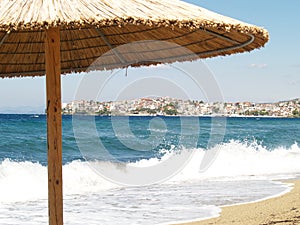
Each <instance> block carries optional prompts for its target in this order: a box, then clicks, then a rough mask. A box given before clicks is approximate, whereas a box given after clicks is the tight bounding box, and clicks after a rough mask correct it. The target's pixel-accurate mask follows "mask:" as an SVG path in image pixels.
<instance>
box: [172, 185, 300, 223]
mask: <svg viewBox="0 0 300 225" xmlns="http://www.w3.org/2000/svg"><path fill="white" fill-rule="evenodd" d="M283 182H284V183H288V184H291V185H292V190H291V191H289V192H285V193H282V194H280V195H279V196H274V197H271V198H268V199H265V200H264V199H262V200H259V201H256V202H250V203H244V204H238V205H231V206H222V207H221V209H222V212H221V214H220V215H219V216H218V217H214V218H209V219H203V220H199V221H193V222H185V223H173V225H175V224H176V225H213V224H215V225H232V224H233V225H245V224H247V225H272V224H280V225H294V224H300V200H299V199H300V180H291V181H283Z"/></svg>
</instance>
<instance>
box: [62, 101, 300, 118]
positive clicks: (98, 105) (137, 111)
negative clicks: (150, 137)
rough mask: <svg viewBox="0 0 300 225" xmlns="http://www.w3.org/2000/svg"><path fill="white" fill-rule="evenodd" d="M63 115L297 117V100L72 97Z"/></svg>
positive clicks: (64, 107) (299, 105)
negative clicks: (238, 100)
mask: <svg viewBox="0 0 300 225" xmlns="http://www.w3.org/2000/svg"><path fill="white" fill-rule="evenodd" d="M62 113H63V114H64V115H74V114H81V115H96V116H110V115H113V116H125V115H131V116H134V115H137V116H226V117H238V116H260V117H261V116H265V117H300V99H294V100H289V101H281V102H276V103H253V102H232V103H231V102H226V103H223V102H213V103H210V102H204V101H197V100H180V99H174V98H170V97H159V98H141V99H134V100H124V101H111V102H97V101H92V100H91V101H87V100H75V101H72V102H70V103H64V104H63V106H62Z"/></svg>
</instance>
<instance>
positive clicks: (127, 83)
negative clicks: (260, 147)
mask: <svg viewBox="0 0 300 225" xmlns="http://www.w3.org/2000/svg"><path fill="white" fill-rule="evenodd" d="M185 1H186V2H188V3H192V4H195V5H199V6H201V7H204V8H207V9H209V10H212V11H214V12H217V13H220V14H223V15H226V16H229V17H233V18H235V19H239V20H241V21H244V22H247V23H251V24H255V25H258V26H262V27H264V28H266V29H267V30H268V31H269V34H270V41H269V42H268V43H267V44H266V46H265V47H264V48H261V49H258V50H254V51H251V52H250V53H242V54H236V55H231V56H226V57H216V58H211V59H205V60H203V61H200V62H199V61H197V62H194V63H186V64H174V65H167V66H159V67H150V68H141V69H132V68H129V69H128V71H127V76H125V74H126V71H125V70H116V71H109V72H103V76H102V77H101V79H100V80H97V82H98V86H95V87H94V89H93V88H87V86H85V85H87V84H89V82H90V83H95V82H93V80H91V81H90V80H88V79H87V78H85V77H84V76H82V75H67V76H62V102H70V101H72V100H74V99H75V98H76V99H77V98H84V97H85V98H89V99H92V100H96V99H100V100H119V99H125V98H135V97H145V96H164V95H169V96H171V97H178V98H191V99H199V100H207V101H214V100H223V101H226V102H237V101H252V102H276V101H280V100H288V99H294V98H298V97H300V43H299V40H300V29H299V27H300V22H299V21H300V14H299V11H300V1H296V0H286V1H282V0H276V1H274V0H251V1H240V0H223V1H220V0H185ZM183 67H184V68H187V67H189V68H192V69H193V70H201V71H204V70H205V73H206V74H208V76H209V78H207V79H208V80H209V81H205V82H206V84H202V83H201V84H199V82H200V81H199V79H200V78H199V77H196V76H195V75H189V76H188V75H187V73H184V71H183V69H182V68H183ZM191 73H193V72H191ZM149 75H151V78H149ZM117 77H118V78H117ZM201 78H203V79H204V78H205V77H201ZM97 79H98V78H97ZM197 79H198V80H197ZM205 79H206V78H205ZM101 82H102V83H101ZM205 82H204V83H205ZM103 83H104V84H105V85H103ZM164 85H166V86H165V87H166V88H164ZM150 86H151V87H154V88H153V89H149V87H150ZM87 90H90V93H88V92H87ZM164 90H168V92H166V91H164ZM211 90H214V92H212V91H211ZM0 95H1V96H2V97H1V100H0V113H43V112H44V109H45V98H46V97H45V78H44V77H36V78H13V79H2V80H0Z"/></svg>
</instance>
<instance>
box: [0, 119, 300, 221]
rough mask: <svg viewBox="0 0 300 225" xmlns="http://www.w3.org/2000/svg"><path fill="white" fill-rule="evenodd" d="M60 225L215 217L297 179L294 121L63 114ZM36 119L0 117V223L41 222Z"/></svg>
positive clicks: (41, 154) (41, 137)
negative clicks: (62, 218)
mask: <svg viewBox="0 0 300 225" xmlns="http://www.w3.org/2000/svg"><path fill="white" fill-rule="evenodd" d="M62 129H63V189H64V190H63V192H64V223H65V224H70V225H77V224H78V225H79V224H89V225H119V224H120V225H121V224H122V225H127V224H128V225H129V224H130V225H139V224H143V225H148V224H149V225H155V224H170V223H177V222H182V221H193V220H200V219H204V218H210V217H216V216H218V215H219V213H220V212H221V209H220V206H224V205H235V204H243V203H247V202H255V201H260V200H262V199H267V198H271V197H274V196H278V195H281V194H283V193H286V192H288V191H290V190H291V188H292V186H291V185H288V184H286V183H284V180H287V179H295V178H299V174H300V148H299V143H300V132H299V131H300V119H298V118H266V117H228V118H226V117H217V116H216V117H163V116H156V117H150V116H121V117H117V116H115V117H114V116H103V117H100V116H96V117H95V116H71V115H69V116H67V115H64V116H63V128H62ZM46 133H47V126H46V116H45V115H20V114H19V115H13V114H0V134H1V135H0V224H2V225H8V224H9V225H13V224H16V225H20V224H30V225H41V224H48V209H47V205H48V203H47V195H48V194H47V134H46Z"/></svg>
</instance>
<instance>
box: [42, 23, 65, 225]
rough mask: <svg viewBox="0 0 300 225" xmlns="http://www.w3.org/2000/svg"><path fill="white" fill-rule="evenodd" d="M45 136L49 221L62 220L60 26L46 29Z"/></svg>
mask: <svg viewBox="0 0 300 225" xmlns="http://www.w3.org/2000/svg"><path fill="white" fill-rule="evenodd" d="M45 61H46V88H47V138H48V207H49V208H48V210H49V224H50V225H62V224H63V195H62V117H61V84H60V73H61V65H60V32H59V27H53V28H49V29H47V30H46V39H45Z"/></svg>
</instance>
